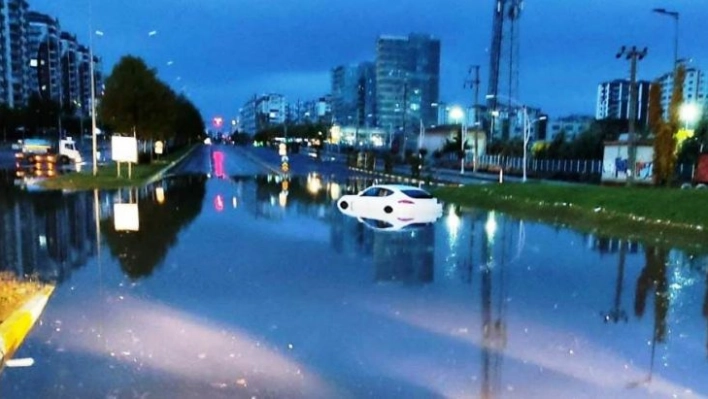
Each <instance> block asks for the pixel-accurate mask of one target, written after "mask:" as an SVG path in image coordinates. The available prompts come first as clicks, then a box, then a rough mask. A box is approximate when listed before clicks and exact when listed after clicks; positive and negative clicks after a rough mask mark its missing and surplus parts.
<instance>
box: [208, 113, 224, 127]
mask: <svg viewBox="0 0 708 399" xmlns="http://www.w3.org/2000/svg"><path fill="white" fill-rule="evenodd" d="M211 123H212V125H214V127H215V128H217V129H219V128H221V126H223V125H224V118H222V117H220V116H215V117H214V119H212V122H211Z"/></svg>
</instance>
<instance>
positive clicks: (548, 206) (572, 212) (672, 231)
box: [435, 183, 708, 253]
mask: <svg viewBox="0 0 708 399" xmlns="http://www.w3.org/2000/svg"><path fill="white" fill-rule="evenodd" d="M435 194H436V195H437V196H438V197H439V198H440V199H442V200H444V201H446V202H452V203H455V204H458V205H460V206H462V207H474V208H482V209H490V210H491V209H494V210H498V211H501V212H504V213H506V214H509V215H511V216H514V217H518V218H523V219H532V220H538V221H542V222H546V223H552V224H556V225H558V224H559V225H565V226H569V227H571V228H574V229H577V230H580V231H584V232H588V233H594V234H599V235H607V236H614V237H622V238H628V239H633V240H637V241H640V242H644V243H652V244H667V245H670V246H674V247H677V248H681V249H684V250H689V251H691V252H701V253H703V252H708V190H679V189H672V188H655V187H638V186H637V187H612V186H591V185H558V184H544V183H525V184H488V185H469V186H463V187H445V188H440V189H438V190H436V191H435Z"/></svg>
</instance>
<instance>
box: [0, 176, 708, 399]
mask: <svg viewBox="0 0 708 399" xmlns="http://www.w3.org/2000/svg"><path fill="white" fill-rule="evenodd" d="M372 183H373V182H372V181H371V180H366V179H349V180H337V179H334V178H331V177H328V176H322V175H318V174H310V175H309V176H303V177H301V178H298V177H295V178H290V179H283V178H281V177H279V176H274V175H273V176H257V177H254V178H249V177H241V178H238V179H228V178H219V179H207V178H206V177H202V176H191V177H180V178H173V179H169V180H164V181H161V182H158V183H156V184H154V185H151V186H148V187H145V188H141V189H139V190H137V191H135V190H128V191H115V192H103V193H100V195H99V203H100V208H101V209H100V224H99V225H100V236H101V237H102V239H103V241H104V246H103V248H106V247H107V248H108V253H109V254H110V255H111V257H112V258H113V262H114V264H115V266H114V267H113V269H114V270H117V271H118V272H119V273H120V274H121V275H123V276H125V277H127V278H128V279H130V280H135V279H143V281H145V282H146V284H144V285H143V287H141V288H142V289H145V290H149V289H154V291H149V293H150V295H149V296H150V297H154V298H158V299H159V300H160V301H163V300H164V301H165V302H164V303H162V304H161V306H163V307H164V308H165V309H162V308H160V312H161V313H162V312H181V313H180V314H182V313H184V314H190V312H192V310H193V309H191V308H181V306H186V305H185V304H184V302H185V301H181V300H176V299H174V297H170V296H169V295H168V294H166V293H165V292H163V291H160V289H163V290H165V289H166V288H165V286H170V285H174V286H175V287H176V288H175V289H176V290H177V291H178V292H179V291H180V290H186V291H188V292H191V293H192V294H193V293H194V292H195V291H198V290H199V289H201V287H202V286H197V288H195V287H194V286H193V285H194V284H195V283H194V282H193V281H191V280H190V278H187V279H186V280H187V281H181V280H179V278H178V277H176V276H177V275H176V274H170V270H169V268H164V267H160V265H161V264H163V263H164V261H165V258H166V257H167V256H168V254H170V253H171V252H172V251H175V252H179V253H180V254H182V256H187V255H186V254H187V253H194V254H196V255H195V258H197V259H199V258H204V257H209V259H210V264H209V265H210V267H209V269H208V270H204V269H203V268H200V267H199V266H200V265H196V267H193V268H190V270H194V273H195V274H192V275H189V276H190V277H191V278H196V277H195V276H199V277H200V278H202V279H203V280H202V281H201V283H202V284H204V285H205V286H209V287H212V286H217V287H218V282H221V281H224V284H225V285H227V286H228V287H227V289H226V290H225V292H221V293H219V294H220V296H218V300H217V301H216V304H215V305H214V306H213V308H212V303H211V302H209V303H204V304H200V306H198V308H199V309H200V311H204V309H205V308H208V312H209V313H208V316H205V317H207V318H209V319H210V321H211V322H213V323H214V325H215V326H218V327H214V328H215V329H216V328H218V331H222V330H223V331H234V330H237V331H239V336H245V337H249V338H248V339H252V340H253V341H254V342H258V345H261V344H262V345H264V347H265V346H266V345H268V344H269V343H270V344H272V343H271V342H268V340H269V339H274V338H272V337H274V336H276V335H277V334H278V333H279V332H280V331H286V330H287V329H288V328H292V329H295V328H296V327H300V328H302V331H305V332H297V330H295V331H296V332H295V333H292V330H287V331H288V334H292V335H294V336H295V337H291V336H288V337H287V338H283V340H285V339H287V340H291V339H293V340H297V339H298V338H302V337H299V336H298V334H300V335H302V336H303V337H305V338H302V339H300V342H301V345H302V346H301V347H299V346H298V345H295V348H296V349H295V350H293V349H291V348H289V349H288V350H283V351H281V350H280V348H282V346H280V347H277V348H278V350H277V352H278V354H279V356H282V357H283V359H284V360H283V361H285V359H287V360H288V361H293V362H300V363H302V364H303V365H304V366H303V367H306V369H308V370H312V373H313V374H317V373H319V375H318V376H319V377H322V378H323V379H328V380H331V381H339V382H342V381H347V380H349V379H357V381H354V382H353V384H352V386H353V385H356V384H359V382H360V381H365V382H363V383H361V386H365V387H366V386H367V384H368V383H370V380H367V379H366V378H368V376H369V374H367V373H374V374H376V375H377V376H379V375H385V376H386V378H389V379H390V380H391V381H392V382H391V384H393V385H395V386H396V387H401V386H404V387H405V386H407V385H406V384H408V385H411V386H415V387H422V388H421V389H424V390H425V393H426V394H429V395H428V397H436V395H437V396H439V397H483V398H496V397H570V396H573V395H574V394H577V396H579V397H593V396H594V397H607V396H608V393H609V394H610V396H614V397H644V396H647V395H648V394H650V393H653V394H656V395H657V396H660V397H666V396H671V395H673V394H679V396H680V395H683V394H685V393H686V392H691V393H692V394H694V396H700V395H708V385H707V383H706V382H705V378H704V376H705V373H706V371H707V370H708V361H706V358H707V357H708V261H707V259H706V258H705V257H701V256H693V255H690V254H685V253H682V252H679V251H675V250H671V249H669V248H665V247H655V246H642V245H639V244H637V243H635V242H630V241H627V240H623V239H615V238H607V237H596V236H593V235H587V234H580V233H577V232H574V231H571V230H567V229H559V228H554V227H550V226H547V225H542V224H537V223H532V222H528V221H522V220H518V219H514V218H510V217H507V216H506V215H503V214H499V213H496V212H487V211H482V210H471V211H469V210H466V211H465V212H462V211H461V210H460V209H459V208H457V207H455V206H453V205H450V206H447V207H446V208H445V214H444V215H443V217H442V218H441V219H440V220H438V221H437V222H436V223H435V224H432V225H427V226H421V227H420V228H416V229H412V230H404V231H394V232H391V231H380V230H377V229H372V228H370V227H367V226H366V225H365V224H364V223H361V222H360V221H358V220H356V219H354V218H349V217H346V216H344V215H342V214H341V213H340V212H339V211H337V209H336V207H335V205H334V202H335V201H336V199H337V198H339V196H341V195H343V194H348V193H356V192H358V191H360V190H361V189H363V188H365V187H368V186H369V185H370V184H372ZM0 190H2V192H1V194H2V195H1V196H0V233H1V235H0V268H2V269H3V270H11V271H13V272H15V273H16V274H18V275H28V274H37V275H39V276H41V277H42V279H44V280H52V281H58V282H62V281H65V280H67V279H68V277H69V276H70V275H71V274H72V273H73V272H76V270H77V269H78V268H81V267H82V266H83V265H85V264H87V262H88V263H90V262H89V260H90V258H91V257H94V256H95V255H96V253H95V251H96V250H95V249H94V248H95V247H96V246H95V242H94V240H95V237H96V233H97V232H96V231H95V230H96V229H95V227H94V226H95V218H94V216H93V215H94V213H93V212H94V208H93V204H94V201H93V193H91V192H89V193H70V194H61V193H26V192H21V191H18V190H14V189H12V188H10V189H8V188H7V187H5V186H3V185H2V184H0ZM114 203H135V204H137V208H138V216H139V229H138V230H137V231H116V230H115V225H116V223H115V220H114V217H115V216H116V215H114V214H113V209H114V207H113V204H114ZM192 225H198V226H199V228H198V229H197V228H195V229H194V230H193V231H190V235H189V236H188V238H189V239H182V236H180V232H182V231H184V230H185V228H186V227H187V226H192ZM264 226H265V227H264ZM215 229H220V230H222V231H214V230H215ZM321 231H323V232H324V235H323V236H324V238H323V239H322V241H323V243H322V245H321V246H320V245H319V244H320V243H319V242H316V244H318V245H311V244H312V243H313V242H315V241H316V239H319V238H321V237H322V235H320V234H319V232H321ZM210 234H214V235H215V236H218V237H220V238H221V239H225V240H228V241H227V245H225V246H223V250H222V251H223V252H221V253H203V251H205V250H204V249H203V248H201V247H200V245H205V243H206V242H207V240H210V239H211V238H210V237H209V235H210ZM202 235H204V236H202ZM313 237H316V238H313ZM239 239H240V240H241V241H243V242H245V243H243V244H242V242H241V241H239ZM253 243H258V248H255V249H254V248H249V247H248V246H250V245H254V244H253ZM239 245H243V246H241V247H239ZM301 246H305V247H307V248H308V251H312V250H313V248H314V249H316V250H317V251H319V252H318V253H314V254H311V253H307V255H309V256H307V257H305V256H303V254H302V253H300V252H297V251H298V248H300V247H301ZM281 247H282V248H286V249H281ZM212 248H213V247H212ZM220 248H221V247H220ZM273 248H278V251H286V252H287V251H291V252H294V253H295V254H298V255H300V256H296V255H293V256H290V253H288V254H286V255H284V257H277V256H275V255H273V252H277V251H275V250H273ZM259 252H262V253H263V254H262V255H260V256H258V255H259V254H258V253H259ZM244 253H245V254H244ZM253 253H256V255H253ZM249 254H250V255H249ZM241 255H243V257H244V258H243V260H242V259H241V258H240V256H241ZM249 256H250V257H249ZM283 258H286V259H287V261H288V262H291V263H292V264H287V265H286V264H281V263H278V264H277V265H270V264H269V265H264V264H261V263H259V262H262V261H263V259H283ZM235 259H238V262H236V261H234V260H235ZM106 263H110V262H106ZM224 265H225V266H224ZM221 267H228V271H227V269H221ZM232 267H233V269H232ZM107 268H110V266H109V267H107ZM262 269H266V270H267V273H266V272H265V271H263V273H261V271H262ZM254 270H255V272H254ZM180 273H189V271H188V270H180ZM156 275H160V276H161V277H163V276H167V277H170V278H171V279H172V280H170V282H169V284H163V285H159V287H160V288H155V287H150V284H149V282H150V281H154V280H151V278H150V277H151V276H156ZM342 276H344V277H342ZM338 277H342V278H341V279H339V278H338ZM261 279H263V280H261ZM216 280H218V281H216ZM156 286H157V284H156ZM233 287H237V288H240V289H242V290H243V291H244V293H243V296H239V297H238V301H237V300H234V301H230V298H232V297H233V296H237V295H239V294H240V291H239V290H233ZM293 287H294V288H293ZM333 287H334V288H333ZM59 288H60V289H59V293H60V295H61V292H62V291H61V288H62V287H59ZM89 288H90V287H89ZM89 288H85V289H89ZM259 294H260V295H262V296H260V297H258V301H256V302H254V303H250V302H249V303H248V306H249V307H256V308H259V309H260V308H263V310H262V311H261V310H257V311H253V313H248V312H247V313H246V314H247V315H248V316H250V317H241V316H242V314H241V313H238V312H243V308H242V307H241V306H243V303H241V302H248V301H249V298H250V297H249V295H251V296H254V295H259ZM203 295H205V298H206V297H207V294H206V293H205V294H203ZM210 298H211V297H210ZM170 300H173V301H174V303H173V302H170ZM202 300H203V301H208V300H207V299H203V298H201V297H199V295H194V296H190V297H189V302H190V303H199V302H200V301H202ZM64 301H65V302H64V306H65V307H66V308H71V307H72V306H74V307H77V306H86V304H83V303H82V304H80V303H72V302H71V301H70V297H69V296H66V295H65V296H64ZM104 305H105V306H107V307H108V306H113V305H112V304H108V303H106V304H104ZM143 305H144V306H150V304H149V303H145V304H141V308H142V307H143ZM89 306H90V305H89ZM269 306H270V307H269ZM290 306H293V307H292V308H290ZM310 308H312V309H310ZM116 309H118V308H117V307H116ZM99 313H100V312H99ZM235 314H238V316H239V317H237V316H235ZM293 314H298V317H297V318H293V316H292V315H293ZM281 315H282V319H278V317H279V316H281ZM323 315H328V317H323ZM200 316H201V314H200ZM154 317H156V316H154V315H151V316H150V317H149V318H148V319H153V318H154ZM329 317H336V318H337V322H336V323H335V322H330V321H328V320H330V318H329ZM295 319H296V320H295ZM147 324H148V325H149V323H147ZM337 325H341V326H342V327H340V330H336V331H342V330H345V331H347V332H349V329H351V330H352V331H351V336H349V337H345V338H346V339H342V340H339V338H341V337H335V338H337V339H336V340H335V339H334V338H332V337H328V339H329V340H321V341H320V340H319V339H317V338H312V337H313V335H312V334H313V331H318V330H326V331H330V329H332V328H337ZM171 326H172V325H171V324H170V328H171ZM382 326H386V328H383V327H382ZM120 327H121V328H122V327H123V326H120ZM66 328H67V329H68V328H69V326H66ZM194 328H196V327H194ZM82 331H83V330H82ZM49 334H54V333H53V332H50V333H49ZM220 334H221V333H220ZM209 336H211V332H210V334H209ZM219 336H221V340H223V341H224V342H225V343H226V341H229V339H227V338H224V337H226V335H223V334H222V335H219ZM52 337H54V336H53V335H52ZM152 337H153V338H154V337H155V336H154V335H152ZM317 337H320V338H321V336H317ZM361 337H364V338H361ZM280 338H282V337H280ZM54 339H56V338H54ZM349 340H353V341H354V342H357V343H358V344H359V346H357V347H356V348H347V347H346V345H347V342H349ZM78 341H81V340H80V339H78ZM156 341H159V340H156ZM313 341H317V343H313ZM229 342H231V341H229ZM286 342H290V341H286ZM334 343H336V345H334ZM141 344H144V345H147V344H145V343H141ZM183 344H184V343H183ZM278 344H282V342H278ZM57 345H58V346H61V342H60V343H58V344H57ZM126 345H129V344H126ZM155 345H157V343H155ZM160 345H168V344H166V343H160ZM254 345H255V344H254ZM367 345H369V346H367ZM399 345H400V346H399ZM254 347H255V346H254ZM259 348H260V346H259ZM140 349H141V350H142V348H140ZM147 349H150V348H147ZM147 349H146V351H147V352H149V350H147ZM181 349H182V351H183V353H185V356H187V355H189V356H191V355H192V354H191V353H189V350H190V348H189V347H188V345H186V344H185V345H183V347H181ZM298 350H300V351H302V352H298ZM397 350H400V352H397ZM126 351H128V349H126ZM217 351H218V350H217ZM288 351H291V352H288ZM361 351H364V354H360V352H361ZM167 352H169V351H167ZM131 353H134V352H131ZM180 353H182V352H180ZM290 353H292V356H291V355H290ZM354 353H356V355H353V354H354ZM72 354H74V353H73V352H71V353H63V354H61V355H57V354H45V356H47V357H48V358H51V359H54V360H55V361H56V357H57V356H69V355H72ZM197 355H198V354H197ZM211 355H213V354H210V356H211ZM96 356H100V355H96ZM131 356H132V355H131ZM195 356H196V355H195ZM352 357H356V358H357V360H352ZM332 358H334V359H335V360H334V361H333V360H326V361H325V360H322V359H332ZM208 359H209V360H210V361H213V362H215V363H214V364H217V365H218V366H219V367H218V369H220V370H226V369H228V364H229V363H224V362H226V361H222V360H221V359H220V358H218V357H217V356H211V357H208ZM411 359H412V360H411ZM240 361H241V363H240V364H246V366H247V365H248V363H249V362H248V361H246V360H243V359H241V360H240ZM57 363H61V362H59V361H56V363H54V364H57ZM154 363H159V362H157V361H154V362H152V363H150V362H149V361H148V362H147V363H146V364H154ZM168 363H169V364H170V365H172V367H174V364H178V363H176V362H168ZM332 363H333V364H332ZM194 367H196V366H194ZM293 367H295V366H293ZM340 368H341V369H343V370H344V371H341V373H342V374H338V373H339V369H340ZM168 369H169V368H168ZM202 374H205V375H208V374H209V373H208V372H203V373H202ZM200 375H201V374H200ZM270 377H272V376H271V375H270V374H268V375H264V376H263V378H264V379H268V378H270ZM328 377H331V378H328ZM37 378H38V380H37V381H40V380H41V379H40V378H39V377H37ZM205 378H206V377H205ZM137 379H138V380H140V377H137ZM367 381H369V382H367ZM387 381H388V380H387ZM402 381H403V382H402ZM441 381H444V383H441ZM372 384H373V383H372ZM397 384H398V385H397ZM361 386H359V389H361ZM377 387H379V388H380V387H381V386H380V385H378V386H377ZM347 388H349V386H347ZM351 389H352V390H353V391H352V392H357V393H361V392H362V391H357V390H356V388H351ZM392 389H393V388H392ZM374 391H375V392H379V391H376V390H374ZM586 391H587V394H584V392H586ZM388 392H392V391H388ZM410 392H420V391H410ZM413 396H414V395H413ZM687 396H691V395H687Z"/></svg>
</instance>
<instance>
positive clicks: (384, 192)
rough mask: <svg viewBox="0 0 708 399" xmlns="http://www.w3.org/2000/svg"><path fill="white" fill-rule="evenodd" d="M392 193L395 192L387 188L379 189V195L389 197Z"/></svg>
mask: <svg viewBox="0 0 708 399" xmlns="http://www.w3.org/2000/svg"><path fill="white" fill-rule="evenodd" d="M391 194H393V191H391V190H387V189H385V188H381V189H379V197H388V196H389V195H391Z"/></svg>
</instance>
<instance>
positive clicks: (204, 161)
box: [168, 145, 350, 177]
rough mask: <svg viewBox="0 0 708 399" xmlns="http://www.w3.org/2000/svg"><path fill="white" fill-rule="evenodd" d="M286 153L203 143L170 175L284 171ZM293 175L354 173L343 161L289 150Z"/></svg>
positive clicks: (229, 174)
mask: <svg viewBox="0 0 708 399" xmlns="http://www.w3.org/2000/svg"><path fill="white" fill-rule="evenodd" d="M281 163H282V157H281V156H280V155H278V153H277V152H276V151H274V150H272V149H269V148H253V147H239V146H230V145H202V146H200V147H198V148H197V149H195V150H194V151H192V153H191V154H189V156H187V158H185V159H184V160H182V162H180V163H179V164H177V165H176V166H175V167H174V168H172V169H171V170H170V171H169V173H168V174H169V175H181V174H209V175H214V176H217V177H219V176H220V175H224V176H247V175H249V176H250V175H257V174H267V173H280V172H281V170H280V167H281ZM288 165H289V171H290V174H291V175H307V174H308V173H311V172H317V173H319V174H325V175H330V176H331V175H336V176H347V175H350V172H349V171H348V169H347V167H346V166H345V165H344V163H342V162H325V161H318V160H316V159H314V158H312V157H310V156H308V155H307V154H304V153H302V154H289V155H288Z"/></svg>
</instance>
